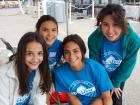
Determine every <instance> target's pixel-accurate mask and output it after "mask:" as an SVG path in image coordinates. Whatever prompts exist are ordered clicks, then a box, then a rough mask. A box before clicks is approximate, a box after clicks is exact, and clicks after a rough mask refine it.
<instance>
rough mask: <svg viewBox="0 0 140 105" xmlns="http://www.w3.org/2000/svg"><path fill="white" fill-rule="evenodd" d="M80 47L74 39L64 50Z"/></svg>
mask: <svg viewBox="0 0 140 105" xmlns="http://www.w3.org/2000/svg"><path fill="white" fill-rule="evenodd" d="M77 48H80V47H79V45H78V44H77V43H75V42H73V41H70V42H67V43H66V44H65V45H64V50H71V49H77Z"/></svg>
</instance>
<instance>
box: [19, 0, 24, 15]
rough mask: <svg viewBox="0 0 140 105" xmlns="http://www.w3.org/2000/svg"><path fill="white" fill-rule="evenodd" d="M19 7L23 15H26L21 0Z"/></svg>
mask: <svg viewBox="0 0 140 105" xmlns="http://www.w3.org/2000/svg"><path fill="white" fill-rule="evenodd" d="M18 6H19V9H20V11H21V13H22V14H23V15H24V11H23V7H22V4H21V1H20V0H18Z"/></svg>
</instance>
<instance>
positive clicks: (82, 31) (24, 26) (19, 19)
mask: <svg viewBox="0 0 140 105" xmlns="http://www.w3.org/2000/svg"><path fill="white" fill-rule="evenodd" d="M36 22H37V18H36V17H35V16H33V15H32V14H25V15H22V14H21V12H20V10H19V9H18V8H17V9H14V8H13V9H0V37H2V38H4V39H6V40H7V41H8V42H10V44H11V45H13V46H17V44H18V41H19V39H20V38H21V36H22V35H23V34H24V33H26V32H28V31H35V24H36ZM95 23H96V21H95V19H91V18H86V19H78V20H76V19H74V20H72V21H71V22H69V25H68V26H69V31H68V32H69V34H72V33H77V34H79V35H80V36H81V37H82V38H83V40H84V41H85V43H86V45H87V38H88V36H89V35H90V33H91V32H93V31H94V30H95V29H96V26H95ZM130 24H131V25H132V27H133V28H134V30H135V31H136V32H137V33H139V35H140V22H136V21H131V22H130ZM66 27H67V25H66V23H65V22H64V23H59V36H58V38H59V39H61V40H63V38H64V37H65V36H66V35H67V31H66ZM2 47H5V46H4V44H3V43H2V42H0V48H2ZM86 56H88V52H87V54H86ZM0 57H2V56H0ZM0 59H1V58H0ZM139 78H140V51H139V53H138V56H137V63H136V66H135V69H134V71H133V72H132V75H131V76H130V78H129V79H128V80H127V82H126V84H125V89H124V93H123V105H140V91H139V89H140V82H139Z"/></svg>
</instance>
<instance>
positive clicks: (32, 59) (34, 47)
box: [25, 41, 43, 71]
mask: <svg viewBox="0 0 140 105" xmlns="http://www.w3.org/2000/svg"><path fill="white" fill-rule="evenodd" d="M42 61H43V48H42V45H41V44H40V43H38V42H35V41H33V42H30V43H28V44H27V46H26V52H25V64H26V65H27V66H28V70H29V71H31V70H33V69H38V67H39V65H40V64H41V63H42Z"/></svg>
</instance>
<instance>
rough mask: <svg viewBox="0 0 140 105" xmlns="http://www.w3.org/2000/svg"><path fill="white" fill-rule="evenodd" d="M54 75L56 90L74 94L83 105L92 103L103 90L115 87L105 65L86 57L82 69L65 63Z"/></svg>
mask: <svg viewBox="0 0 140 105" xmlns="http://www.w3.org/2000/svg"><path fill="white" fill-rule="evenodd" d="M54 75H55V81H56V82H55V86H56V91H57V92H68V93H72V94H74V95H75V96H76V97H77V98H78V99H79V100H80V101H81V102H82V104H83V105H90V104H91V102H92V101H93V100H95V99H96V98H97V97H100V96H101V93H102V92H105V91H109V90H111V89H112V87H113V86H112V83H111V81H110V79H109V77H108V74H107V73H106V71H105V69H104V67H103V66H102V65H101V64H99V63H98V62H95V61H93V60H91V59H85V61H84V67H83V68H82V69H81V70H80V71H74V70H72V69H71V67H70V65H69V64H68V63H64V64H62V65H61V66H60V67H59V68H57V69H56V70H55V71H54Z"/></svg>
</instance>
